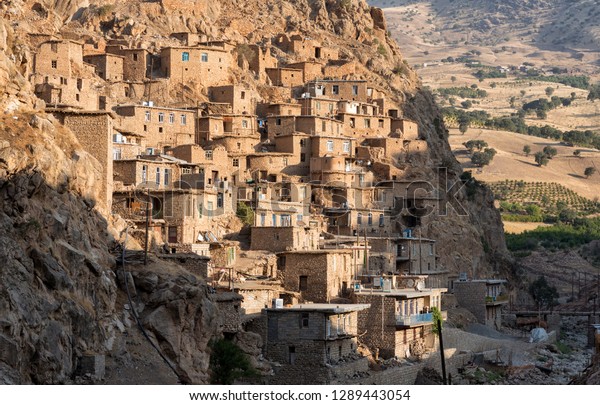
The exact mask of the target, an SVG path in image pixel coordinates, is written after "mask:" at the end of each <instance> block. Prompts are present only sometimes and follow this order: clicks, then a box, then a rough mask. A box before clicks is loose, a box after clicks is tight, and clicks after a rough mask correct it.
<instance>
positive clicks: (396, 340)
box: [355, 281, 446, 358]
mask: <svg viewBox="0 0 600 405" xmlns="http://www.w3.org/2000/svg"><path fill="white" fill-rule="evenodd" d="M415 284H416V285H415V288H402V289H393V288H390V289H389V290H386V289H385V288H372V289H370V290H367V289H362V290H361V291H360V292H357V293H355V299H356V302H358V303H361V304H370V308H369V309H368V310H367V311H363V312H361V313H360V314H359V317H358V330H359V333H360V334H362V333H364V332H366V333H365V334H364V335H363V336H362V342H363V343H365V344H366V345H367V346H368V347H369V348H370V349H371V350H372V351H373V352H376V351H378V352H379V355H380V356H382V357H384V358H389V357H394V356H396V357H399V358H405V357H411V356H417V357H419V356H421V355H422V354H424V353H425V352H426V351H428V350H432V349H433V348H434V346H435V339H434V334H433V322H434V318H433V313H432V312H431V308H433V307H436V308H438V309H439V308H440V306H441V294H442V293H443V292H445V291H446V289H444V288H433V289H425V288H423V287H422V285H421V284H420V283H419V282H418V281H417V282H416V283H415Z"/></svg>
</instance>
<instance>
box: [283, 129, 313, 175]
mask: <svg viewBox="0 0 600 405" xmlns="http://www.w3.org/2000/svg"><path fill="white" fill-rule="evenodd" d="M275 151H276V152H279V153H289V154H291V155H292V156H293V157H292V158H290V159H289V160H288V167H287V168H286V172H287V173H288V174H294V175H298V176H308V175H309V170H310V156H311V137H310V135H308V134H304V133H300V132H292V133H290V134H281V135H278V136H276V137H275Z"/></svg>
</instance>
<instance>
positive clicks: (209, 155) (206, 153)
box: [204, 150, 213, 160]
mask: <svg viewBox="0 0 600 405" xmlns="http://www.w3.org/2000/svg"><path fill="white" fill-rule="evenodd" d="M204 157H205V158H206V160H212V158H213V154H212V150H207V151H204Z"/></svg>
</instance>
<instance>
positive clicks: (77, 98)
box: [75, 93, 79, 101]
mask: <svg viewBox="0 0 600 405" xmlns="http://www.w3.org/2000/svg"><path fill="white" fill-rule="evenodd" d="M75 100H76V101H79V93H78V94H75Z"/></svg>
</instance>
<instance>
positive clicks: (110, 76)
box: [83, 53, 125, 82]
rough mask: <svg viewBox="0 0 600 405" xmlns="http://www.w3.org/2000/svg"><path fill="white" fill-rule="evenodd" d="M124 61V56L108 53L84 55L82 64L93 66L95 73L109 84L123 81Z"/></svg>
mask: <svg viewBox="0 0 600 405" xmlns="http://www.w3.org/2000/svg"><path fill="white" fill-rule="evenodd" d="M124 59H125V57H124V56H120V55H114V54H110V53H101V54H96V55H86V56H84V57H83V61H84V62H86V63H89V64H90V65H93V66H94V68H95V72H96V74H97V75H98V76H100V77H101V78H102V79H104V80H106V81H109V82H121V81H123V60H124Z"/></svg>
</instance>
